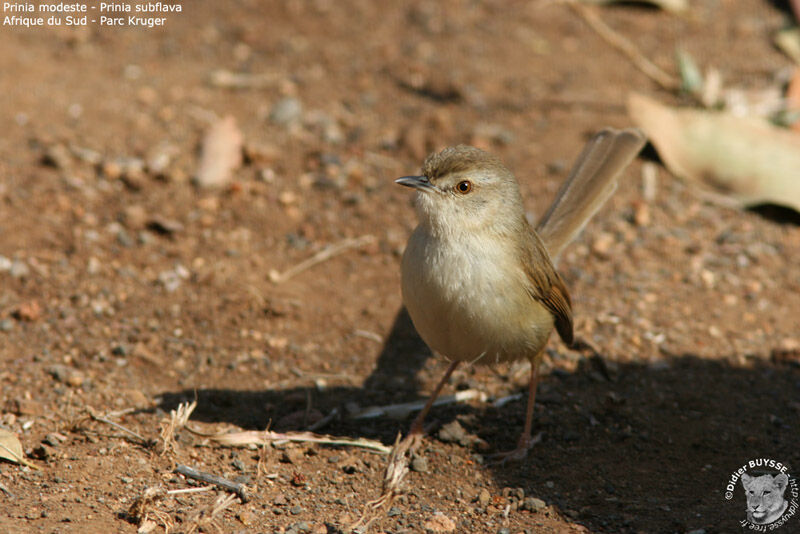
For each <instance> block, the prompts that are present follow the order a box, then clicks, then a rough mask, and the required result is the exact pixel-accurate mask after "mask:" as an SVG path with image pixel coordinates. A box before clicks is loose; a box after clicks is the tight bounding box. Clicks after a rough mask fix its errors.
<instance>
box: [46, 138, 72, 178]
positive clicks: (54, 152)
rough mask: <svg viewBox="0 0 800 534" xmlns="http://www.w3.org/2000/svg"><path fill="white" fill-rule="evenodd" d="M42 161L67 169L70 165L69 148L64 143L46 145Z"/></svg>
mask: <svg viewBox="0 0 800 534" xmlns="http://www.w3.org/2000/svg"><path fill="white" fill-rule="evenodd" d="M42 163H44V164H45V165H49V166H51V167H55V168H56V169H60V170H62V171H63V170H68V169H70V168H71V167H72V154H70V153H69V150H68V149H67V147H65V146H64V145H61V144H58V145H52V146H50V147H47V150H46V151H45V153H44V157H43V158H42Z"/></svg>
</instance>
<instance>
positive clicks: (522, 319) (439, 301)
mask: <svg viewBox="0 0 800 534" xmlns="http://www.w3.org/2000/svg"><path fill="white" fill-rule="evenodd" d="M518 262H519V260H518V259H517V258H516V257H515V255H514V250H513V248H512V247H504V246H502V242H501V241H499V240H497V239H480V238H478V237H477V236H470V238H469V239H459V240H458V246H453V241H451V240H449V239H436V238H434V237H432V236H431V235H430V234H428V233H426V232H425V230H424V228H423V227H418V228H417V229H416V230H415V231H414V233H413V234H412V236H411V239H410V240H409V242H408V246H407V247H406V251H405V254H404V255H403V273H402V285H403V301H404V303H405V305H406V309H407V310H408V313H409V315H410V316H411V319H412V321H413V322H414V326H415V327H416V328H417V331H418V332H419V334H420V336H422V339H423V340H424V341H425V342H426V343H427V344H428V345H429V346H430V347H431V349H433V350H434V351H436V352H438V353H440V354H442V355H444V356H446V357H447V358H449V359H451V360H461V361H477V362H482V363H493V362H496V361H500V360H508V359H518V358H533V357H534V356H536V355H537V354H538V353H539V351H540V350H541V349H542V347H543V346H544V344H545V343H546V342H547V338H548V336H549V335H550V331H551V330H552V328H553V317H552V315H551V314H550V312H549V311H547V310H546V309H545V308H544V307H543V306H542V305H540V304H539V303H538V302H536V301H535V300H534V299H533V298H531V297H530V296H529V295H528V293H527V291H526V290H525V285H526V283H527V282H526V278H525V274H524V272H523V270H522V268H521V266H519V264H518Z"/></svg>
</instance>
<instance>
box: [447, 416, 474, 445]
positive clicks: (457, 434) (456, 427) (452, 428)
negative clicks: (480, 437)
mask: <svg viewBox="0 0 800 534" xmlns="http://www.w3.org/2000/svg"><path fill="white" fill-rule="evenodd" d="M439 439H440V440H442V441H444V442H445V443H458V444H459V445H462V446H464V447H467V446H469V444H470V443H471V442H472V439H471V436H470V435H469V434H468V433H467V431H466V430H464V427H462V426H461V423H459V422H458V421H452V422H450V423H447V424H446V425H444V426H442V428H441V429H439Z"/></svg>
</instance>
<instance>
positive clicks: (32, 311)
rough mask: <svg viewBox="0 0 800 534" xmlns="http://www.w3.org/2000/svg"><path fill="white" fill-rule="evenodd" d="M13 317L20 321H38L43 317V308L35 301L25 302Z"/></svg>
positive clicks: (15, 311)
mask: <svg viewBox="0 0 800 534" xmlns="http://www.w3.org/2000/svg"><path fill="white" fill-rule="evenodd" d="M12 315H13V316H14V318H15V319H18V320H20V321H36V320H37V319H39V317H41V316H42V307H41V306H39V303H38V302H36V301H35V300H31V301H28V302H23V303H22V304H20V305H19V306H18V307H17V309H16V310H14V312H13V314H12Z"/></svg>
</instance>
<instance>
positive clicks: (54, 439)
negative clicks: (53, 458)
mask: <svg viewBox="0 0 800 534" xmlns="http://www.w3.org/2000/svg"><path fill="white" fill-rule="evenodd" d="M65 439H66V436H63V435H61V434H57V433H55V432H51V433H49V434H47V435H46V436H45V437H44V442H45V443H46V444H48V445H50V446H51V447H58V446H59V445H61V443H62V442H63V441H64V440H65Z"/></svg>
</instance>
